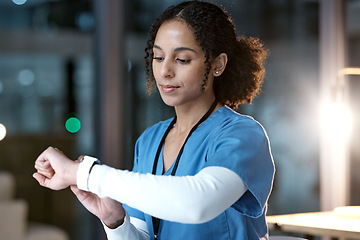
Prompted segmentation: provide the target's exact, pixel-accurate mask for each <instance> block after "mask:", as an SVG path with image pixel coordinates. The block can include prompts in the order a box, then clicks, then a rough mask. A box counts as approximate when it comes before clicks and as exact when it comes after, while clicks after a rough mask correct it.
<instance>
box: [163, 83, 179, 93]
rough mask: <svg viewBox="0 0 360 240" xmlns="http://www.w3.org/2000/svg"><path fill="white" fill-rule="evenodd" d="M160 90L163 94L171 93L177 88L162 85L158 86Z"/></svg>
mask: <svg viewBox="0 0 360 240" xmlns="http://www.w3.org/2000/svg"><path fill="white" fill-rule="evenodd" d="M160 88H161V90H162V91H163V92H164V93H171V92H173V91H175V90H176V89H178V88H179V86H174V85H162V84H160Z"/></svg>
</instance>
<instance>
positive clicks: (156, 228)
mask: <svg viewBox="0 0 360 240" xmlns="http://www.w3.org/2000/svg"><path fill="white" fill-rule="evenodd" d="M216 105H217V101H216V100H215V101H214V103H213V104H212V105H211V107H210V108H209V110H208V111H207V112H206V113H205V114H204V116H202V118H201V119H200V120H199V121H198V122H197V123H196V124H195V125H194V126H193V127H192V129H191V130H190V132H189V134H188V135H187V137H186V139H185V141H184V143H183V145H182V146H181V149H180V151H179V153H178V155H177V157H176V161H175V164H174V168H173V170H172V171H171V175H172V176H174V175H175V173H176V170H177V168H178V165H179V162H180V157H181V155H182V153H183V151H184V147H185V144H186V142H187V141H188V139H189V138H190V136H191V134H192V133H193V132H194V131H195V130H196V129H197V128H198V126H199V125H200V124H201V123H203V122H204V121H205V120H206V119H207V118H208V117H209V116H210V115H211V113H212V112H213V111H214V109H215V107H216ZM176 119H177V117H176V116H175V117H174V119H173V120H172V121H171V123H170V125H169V126H168V128H167V129H166V131H165V133H164V135H163V137H162V138H161V141H160V144H159V147H158V149H157V151H156V155H155V159H154V164H153V169H152V174H154V175H155V174H156V169H157V164H158V161H159V156H160V152H161V148H162V147H163V145H164V143H165V139H166V136H167V135H168V134H169V132H170V130H171V129H172V128H173V127H174V125H175V123H176ZM152 222H153V227H154V237H155V239H157V235H158V232H159V225H160V219H158V218H156V217H152Z"/></svg>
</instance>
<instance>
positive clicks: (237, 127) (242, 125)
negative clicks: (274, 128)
mask: <svg viewBox="0 0 360 240" xmlns="http://www.w3.org/2000/svg"><path fill="white" fill-rule="evenodd" d="M214 122H216V126H217V127H216V129H217V133H216V134H217V135H222V133H224V134H225V133H233V134H241V135H242V136H246V135H247V134H249V133H251V135H254V134H255V135H258V136H260V137H265V138H267V134H266V131H265V129H264V127H263V126H262V125H261V124H260V123H259V122H258V121H257V120H255V119H254V118H253V117H251V116H248V115H243V114H240V113H238V112H235V111H234V110H232V109H230V108H229V107H227V106H224V107H221V108H220V109H218V112H217V114H216V115H214Z"/></svg>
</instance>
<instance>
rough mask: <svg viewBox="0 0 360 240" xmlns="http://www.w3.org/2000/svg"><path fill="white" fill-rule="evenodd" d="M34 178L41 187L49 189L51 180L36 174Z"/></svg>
mask: <svg viewBox="0 0 360 240" xmlns="http://www.w3.org/2000/svg"><path fill="white" fill-rule="evenodd" d="M33 178H35V179H36V181H38V183H39V184H40V185H41V186H43V187H47V188H48V187H49V179H47V178H46V177H45V176H44V175H42V174H40V173H37V172H36V173H34V174H33Z"/></svg>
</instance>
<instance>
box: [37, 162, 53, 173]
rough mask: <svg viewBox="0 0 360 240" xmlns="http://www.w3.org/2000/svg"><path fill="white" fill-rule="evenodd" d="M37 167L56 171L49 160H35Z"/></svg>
mask: <svg viewBox="0 0 360 240" xmlns="http://www.w3.org/2000/svg"><path fill="white" fill-rule="evenodd" d="M34 167H35V169H37V170H44V171H46V170H49V171H50V170H51V171H54V169H53V168H52V166H51V164H50V163H49V162H40V163H37V162H35V166H34Z"/></svg>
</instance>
